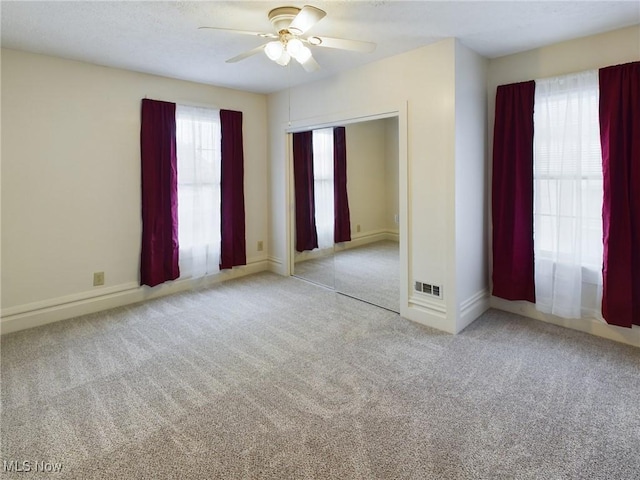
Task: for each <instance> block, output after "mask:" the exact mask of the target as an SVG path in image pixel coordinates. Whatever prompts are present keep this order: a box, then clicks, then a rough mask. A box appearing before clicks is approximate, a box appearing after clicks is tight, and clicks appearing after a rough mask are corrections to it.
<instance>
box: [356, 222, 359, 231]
mask: <svg viewBox="0 0 640 480" xmlns="http://www.w3.org/2000/svg"><path fill="white" fill-rule="evenodd" d="M359 231H360V224H359V223H358V224H357V225H356V232H359Z"/></svg>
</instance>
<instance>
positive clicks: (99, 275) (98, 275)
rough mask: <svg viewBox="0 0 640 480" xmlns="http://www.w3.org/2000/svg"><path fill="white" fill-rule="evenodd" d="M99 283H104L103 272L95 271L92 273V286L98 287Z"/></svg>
mask: <svg viewBox="0 0 640 480" xmlns="http://www.w3.org/2000/svg"><path fill="white" fill-rule="evenodd" d="M100 285H104V272H95V273H94V274H93V286H94V287H99V286H100Z"/></svg>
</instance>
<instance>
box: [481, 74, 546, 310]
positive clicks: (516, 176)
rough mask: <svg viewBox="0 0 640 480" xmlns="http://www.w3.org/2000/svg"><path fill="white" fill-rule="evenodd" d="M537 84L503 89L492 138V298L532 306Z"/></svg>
mask: <svg viewBox="0 0 640 480" xmlns="http://www.w3.org/2000/svg"><path fill="white" fill-rule="evenodd" d="M534 92H535V82H534V81H529V82H523V83H516V84H511V85H501V86H499V87H498V89H497V93H496V112H495V113H496V115H495V126H494V134H493V181H492V207H491V211H492V216H493V295H495V296H496V297H501V298H505V299H507V300H528V301H530V302H534V303H535V286H534V260H533V103H534Z"/></svg>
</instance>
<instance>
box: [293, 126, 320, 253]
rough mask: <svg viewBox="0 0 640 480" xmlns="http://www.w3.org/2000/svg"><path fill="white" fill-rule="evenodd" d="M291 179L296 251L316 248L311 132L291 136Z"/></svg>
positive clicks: (316, 233) (316, 234) (316, 232)
mask: <svg viewBox="0 0 640 480" xmlns="http://www.w3.org/2000/svg"><path fill="white" fill-rule="evenodd" d="M293 178H294V190H295V200H296V250H297V251H298V252H304V251H305V250H313V249H314V248H318V231H317V229H316V208H315V200H314V189H313V132H299V133H294V134H293Z"/></svg>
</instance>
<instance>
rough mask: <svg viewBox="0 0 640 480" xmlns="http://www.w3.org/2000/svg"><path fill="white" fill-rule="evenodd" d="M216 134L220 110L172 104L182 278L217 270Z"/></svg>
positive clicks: (218, 181)
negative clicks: (176, 162)
mask: <svg viewBox="0 0 640 480" xmlns="http://www.w3.org/2000/svg"><path fill="white" fill-rule="evenodd" d="M220 135H221V133H220V111H219V110H214V109H210V108H202V107H191V106H184V105H177V107H176V147H177V157H178V232H179V242H180V273H181V277H200V276H204V275H207V274H210V273H213V272H217V271H218V270H219V263H220V162H221V152H220V140H221V138H220Z"/></svg>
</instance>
